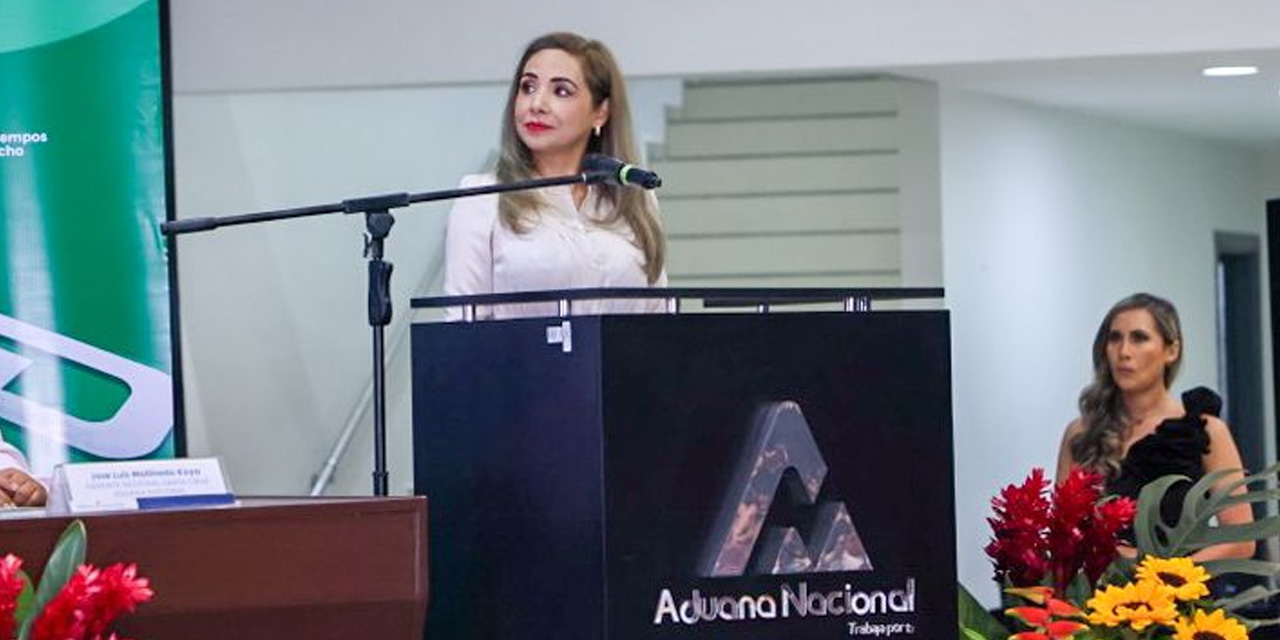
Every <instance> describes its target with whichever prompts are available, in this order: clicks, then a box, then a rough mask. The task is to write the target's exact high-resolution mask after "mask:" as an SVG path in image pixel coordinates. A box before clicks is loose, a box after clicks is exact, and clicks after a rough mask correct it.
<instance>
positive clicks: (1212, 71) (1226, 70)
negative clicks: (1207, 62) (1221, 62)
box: [1200, 66, 1258, 78]
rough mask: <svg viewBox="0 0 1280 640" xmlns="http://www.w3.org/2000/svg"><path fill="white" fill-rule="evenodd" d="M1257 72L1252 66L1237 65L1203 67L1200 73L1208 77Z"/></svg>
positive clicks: (1245, 74) (1244, 74)
mask: <svg viewBox="0 0 1280 640" xmlns="http://www.w3.org/2000/svg"><path fill="white" fill-rule="evenodd" d="M1257 72H1258V68H1257V67H1254V66H1239V67H1205V69H1204V70H1203V71H1201V72H1200V73H1202V74H1204V75H1205V76H1206V77H1209V78H1228V77H1232V76H1251V75H1253V74H1255V73H1257Z"/></svg>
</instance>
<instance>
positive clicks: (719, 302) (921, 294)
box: [409, 287, 945, 309]
mask: <svg viewBox="0 0 1280 640" xmlns="http://www.w3.org/2000/svg"><path fill="white" fill-rule="evenodd" d="M944 293H945V290H944V289H943V288H942V287H871V288H865V287H864V288H839V287H823V288H814V287H615V288H583V289H550V290H544V291H518V292H511V293H485V294H474V295H465V296H428V297H421V298H414V299H412V300H411V301H410V303H409V304H410V306H411V307H412V308H414V309H443V308H448V307H461V306H468V305H496V304H514V303H527V302H558V301H575V300H621V299H627V300H641V299H660V300H700V301H702V303H703V305H704V306H707V307H751V306H757V305H762V304H768V305H788V304H813V303H820V302H842V301H846V300H857V301H866V302H870V301H874V300H931V299H938V298H942V297H943V295H944Z"/></svg>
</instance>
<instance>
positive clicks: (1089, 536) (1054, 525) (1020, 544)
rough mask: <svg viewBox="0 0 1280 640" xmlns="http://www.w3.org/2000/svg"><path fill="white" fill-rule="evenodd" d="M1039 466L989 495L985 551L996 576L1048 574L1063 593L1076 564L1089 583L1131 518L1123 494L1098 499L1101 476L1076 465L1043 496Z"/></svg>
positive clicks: (1020, 582) (1015, 578)
mask: <svg viewBox="0 0 1280 640" xmlns="http://www.w3.org/2000/svg"><path fill="white" fill-rule="evenodd" d="M1048 486H1049V482H1048V480H1046V479H1045V478H1044V471H1043V470H1041V469H1032V471H1031V475H1030V476H1028V477H1027V480H1026V481H1025V482H1023V484H1022V486H1016V485H1009V486H1008V487H1005V488H1004V489H1003V490H1002V491H1001V492H1000V495H998V496H996V498H995V499H993V500H992V501H991V506H992V509H994V511H995V514H996V517H994V518H988V520H987V521H988V522H990V523H991V529H992V532H993V534H994V536H993V538H992V540H991V543H990V544H988V545H987V547H986V552H987V555H988V556H990V557H991V559H992V561H993V562H994V563H995V569H996V579H997V580H999V581H1001V582H1005V583H1006V584H1012V585H1014V586H1018V587H1023V586H1029V585H1036V584H1040V583H1042V582H1044V581H1045V578H1046V577H1048V578H1049V580H1050V582H1051V584H1052V585H1053V586H1054V587H1055V588H1056V589H1057V591H1058V592H1059V593H1064V592H1065V591H1066V588H1067V586H1068V585H1070V584H1071V581H1072V580H1073V579H1075V577H1076V575H1077V574H1078V573H1080V572H1081V571H1082V570H1083V571H1084V573H1085V576H1086V577H1087V578H1088V579H1089V583H1090V584H1094V583H1096V582H1097V581H1098V579H1099V578H1101V577H1102V573H1103V572H1104V571H1105V570H1106V568H1107V566H1108V565H1110V564H1111V561H1112V560H1113V559H1115V555H1116V539H1117V535H1118V534H1119V532H1120V531H1122V530H1123V529H1124V528H1125V527H1127V526H1128V525H1129V523H1131V522H1132V521H1133V514H1134V509H1135V506H1134V503H1133V501H1132V500H1129V499H1127V498H1117V499H1114V500H1106V501H1102V502H1099V500H1100V498H1101V496H1102V476H1100V475H1098V474H1096V473H1092V472H1089V471H1085V470H1083V469H1080V468H1075V469H1072V470H1071V473H1070V474H1069V475H1068V476H1067V478H1066V480H1064V481H1063V482H1062V484H1060V485H1058V486H1057V487H1055V488H1054V489H1053V491H1052V493H1051V494H1049V497H1048V498H1046V493H1049V492H1048Z"/></svg>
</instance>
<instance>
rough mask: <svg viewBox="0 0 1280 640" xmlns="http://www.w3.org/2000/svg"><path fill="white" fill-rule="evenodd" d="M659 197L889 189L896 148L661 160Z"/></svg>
mask: <svg viewBox="0 0 1280 640" xmlns="http://www.w3.org/2000/svg"><path fill="white" fill-rule="evenodd" d="M652 168H653V169H654V170H655V171H657V172H658V174H659V175H661V176H662V179H663V188H662V192H661V194H660V195H661V197H663V198H668V199H670V198H673V197H677V198H678V197H706V196H721V195H743V194H776V193H804V192H827V193H832V192H834V193H846V192H849V191H885V192H888V191H894V190H896V188H897V183H898V156H897V153H896V152H891V153H883V154H847V153H833V154H821V155H811V156H780V157H764V158H758V157H746V158H729V159H667V160H662V161H659V162H656V163H653V165H652Z"/></svg>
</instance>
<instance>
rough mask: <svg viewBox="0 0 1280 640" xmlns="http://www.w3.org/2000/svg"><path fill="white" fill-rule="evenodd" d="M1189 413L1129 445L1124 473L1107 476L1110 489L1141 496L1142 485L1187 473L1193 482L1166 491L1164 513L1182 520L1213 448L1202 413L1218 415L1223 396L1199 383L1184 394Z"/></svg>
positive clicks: (1166, 518)
mask: <svg viewBox="0 0 1280 640" xmlns="http://www.w3.org/2000/svg"><path fill="white" fill-rule="evenodd" d="M1182 405H1183V406H1184V407H1185V408H1186V410H1187V413H1186V415H1184V416H1182V417H1181V418H1169V419H1168V420H1165V421H1164V422H1161V423H1160V426H1158V427H1156V430H1155V431H1153V432H1152V433H1150V434H1149V435H1147V436H1146V437H1144V438H1142V439H1141V440H1138V441H1137V442H1135V443H1133V445H1132V446H1131V447H1129V453H1128V454H1127V455H1126V456H1125V458H1124V460H1123V461H1122V462H1121V464H1120V474H1119V475H1117V476H1116V477H1115V478H1111V479H1109V480H1107V486H1106V489H1107V493H1109V494H1113V495H1119V496H1127V497H1130V498H1133V499H1134V500H1137V499H1138V493H1139V492H1140V491H1142V487H1143V486H1145V485H1146V484H1147V483H1149V482H1151V481H1152V480H1156V479H1158V478H1161V477H1163V476H1167V475H1169V474H1175V473H1176V474H1178V475H1183V476H1187V477H1188V478H1190V479H1191V481H1190V482H1179V483H1177V484H1175V485H1173V487H1171V488H1170V489H1169V492H1168V493H1166V494H1165V497H1164V502H1162V503H1161V504H1160V516H1161V518H1162V519H1163V520H1164V521H1165V522H1166V523H1168V524H1173V523H1175V522H1177V521H1178V516H1179V515H1180V514H1181V512H1182V500H1183V498H1185V497H1186V495H1187V491H1188V490H1190V489H1191V484H1192V483H1194V482H1195V481H1196V480H1199V479H1200V477H1201V476H1203V475H1204V459H1203V458H1204V455H1205V454H1206V453H1208V452H1209V434H1208V432H1207V431H1205V420H1204V418H1203V417H1202V416H1204V415H1206V414H1207V415H1212V416H1217V415H1218V414H1219V413H1220V412H1221V411H1222V398H1220V397H1218V394H1216V393H1214V392H1213V391H1212V390H1210V389H1208V388H1206V387H1196V388H1195V389H1191V390H1190V391H1187V392H1185V393H1183V394H1182Z"/></svg>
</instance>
